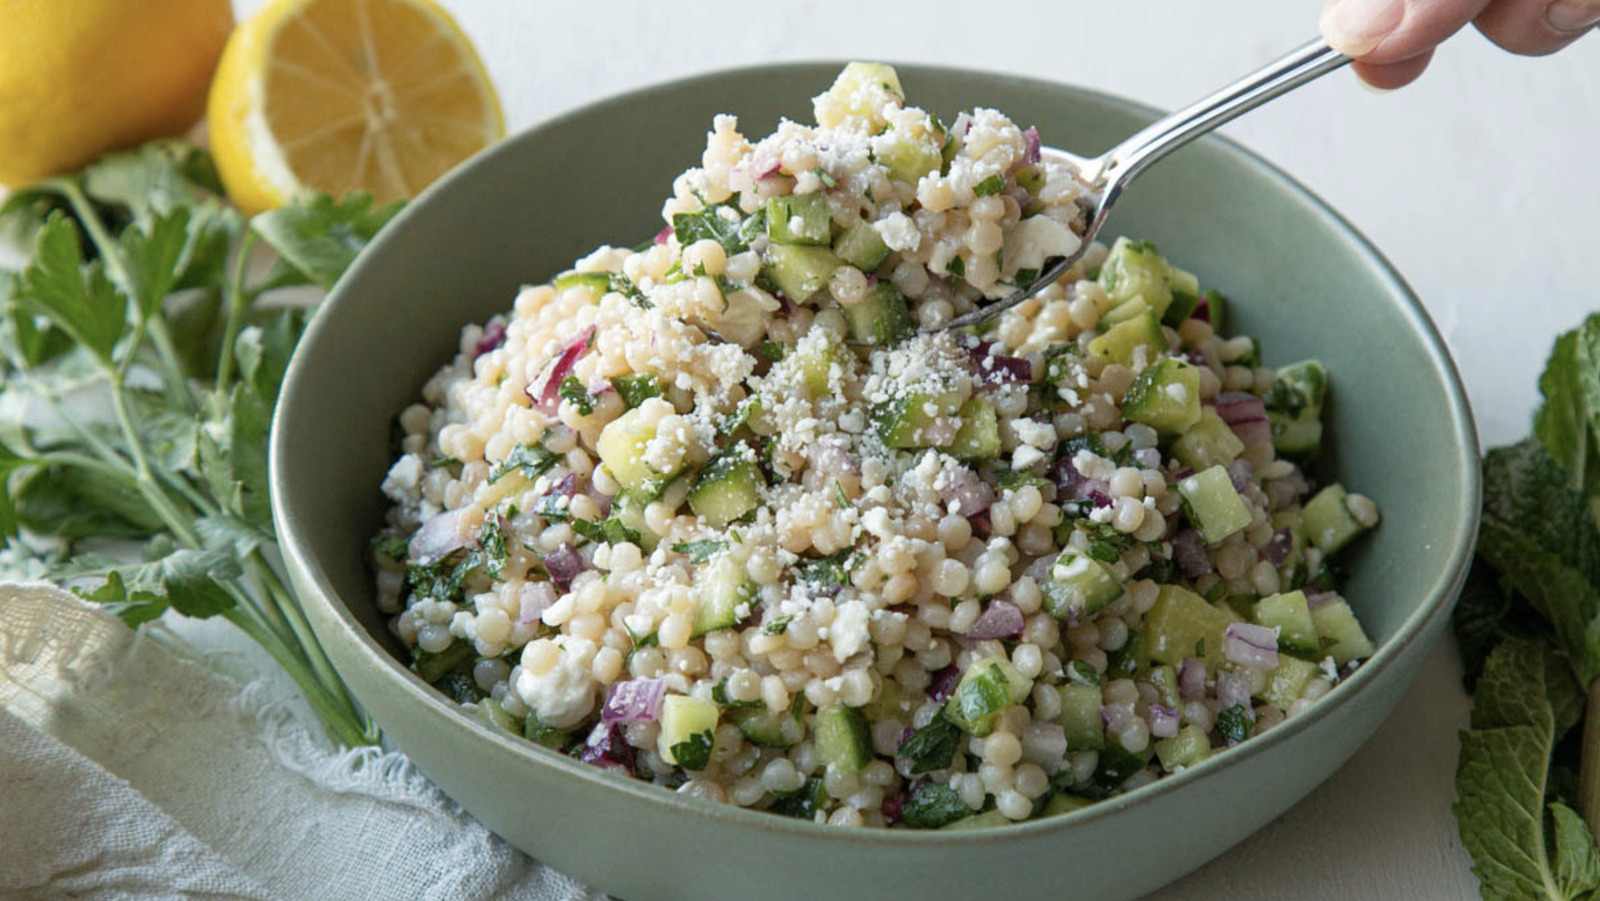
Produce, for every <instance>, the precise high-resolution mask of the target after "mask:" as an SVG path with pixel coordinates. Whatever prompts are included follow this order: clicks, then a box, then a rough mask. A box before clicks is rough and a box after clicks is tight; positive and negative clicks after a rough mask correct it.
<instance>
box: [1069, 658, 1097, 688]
mask: <svg viewBox="0 0 1600 901" xmlns="http://www.w3.org/2000/svg"><path fill="white" fill-rule="evenodd" d="M1067 678H1068V679H1069V680H1070V681H1072V682H1076V683H1077V684H1079V685H1089V686H1093V687H1095V688H1099V687H1100V674H1099V673H1097V672H1095V671H1094V667H1092V666H1090V665H1089V664H1088V663H1087V662H1086V661H1083V660H1074V661H1072V663H1070V664H1068V666H1067Z"/></svg>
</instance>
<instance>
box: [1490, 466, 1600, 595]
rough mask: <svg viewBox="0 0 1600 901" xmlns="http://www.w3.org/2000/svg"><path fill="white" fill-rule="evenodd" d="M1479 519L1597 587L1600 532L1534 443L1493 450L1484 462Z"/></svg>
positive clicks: (1564, 477) (1563, 473) (1562, 472)
mask: <svg viewBox="0 0 1600 901" xmlns="http://www.w3.org/2000/svg"><path fill="white" fill-rule="evenodd" d="M1483 485H1484V491H1483V516H1484V519H1485V520H1493V521H1495V522H1498V523H1500V524H1501V525H1503V526H1505V527H1506V528H1507V529H1509V530H1511V531H1514V532H1516V533H1518V534H1519V535H1521V536H1523V537H1524V538H1526V539H1527V540H1529V541H1530V542H1532V543H1534V544H1536V545H1538V546H1539V547H1540V548H1543V549H1544V550H1546V551H1549V552H1551V553H1553V554H1556V555H1557V556H1558V557H1559V558H1560V560H1561V562H1562V563H1564V564H1566V565H1568V566H1571V567H1573V568H1575V569H1577V570H1578V572H1579V573H1580V574H1581V575H1582V576H1583V577H1584V578H1585V579H1587V580H1588V581H1589V582H1590V583H1592V584H1595V585H1600V530H1597V528H1596V525H1595V519H1594V515H1593V514H1592V513H1590V512H1589V508H1588V504H1587V503H1586V502H1585V501H1584V499H1583V497H1582V496H1581V495H1579V494H1578V493H1577V492H1575V491H1573V490H1572V489H1571V488H1570V487H1568V481H1567V473H1566V471H1565V470H1563V469H1562V468H1561V465H1560V464H1559V463H1557V462H1556V460H1555V459H1554V458H1553V457H1551V456H1550V454H1548V453H1547V452H1546V451H1545V449H1544V448H1543V446H1541V445H1540V443H1539V442H1538V441H1535V440H1534V439H1531V438H1528V439H1524V440H1523V441H1522V442H1521V443H1519V444H1516V445H1513V446H1511V447H1502V448H1496V449H1495V450H1492V451H1490V452H1489V453H1488V454H1487V455H1486V456H1485V457H1484V459H1483Z"/></svg>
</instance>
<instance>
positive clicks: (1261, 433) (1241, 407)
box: [1215, 391, 1272, 444]
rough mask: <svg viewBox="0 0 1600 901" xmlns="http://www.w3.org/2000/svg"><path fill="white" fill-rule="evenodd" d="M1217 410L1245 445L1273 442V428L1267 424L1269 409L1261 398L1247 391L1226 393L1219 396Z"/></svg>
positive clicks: (1218, 414)
mask: <svg viewBox="0 0 1600 901" xmlns="http://www.w3.org/2000/svg"><path fill="white" fill-rule="evenodd" d="M1215 409H1216V411H1217V416H1219V417H1221V419H1222V421H1223V422H1226V423H1227V424H1228V426H1229V427H1230V428H1232V429H1233V433H1234V434H1235V435H1238V436H1239V440H1240V441H1243V442H1244V443H1245V444H1270V443H1271V442H1272V426H1270V425H1269V424H1268V423H1267V408H1266V405H1265V404H1263V403H1262V401H1261V398H1259V397H1256V396H1255V395H1254V394H1250V393H1248V392H1245V391H1224V392H1223V393H1221V394H1219V395H1217V399H1216V404H1215Z"/></svg>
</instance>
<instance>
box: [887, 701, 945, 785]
mask: <svg viewBox="0 0 1600 901" xmlns="http://www.w3.org/2000/svg"><path fill="white" fill-rule="evenodd" d="M960 743H961V727H960V726H957V725H956V724H955V723H953V722H951V721H950V720H949V718H948V717H946V716H945V715H944V712H943V711H941V712H940V713H939V714H938V715H937V716H935V717H934V718H933V719H932V720H930V721H929V722H928V725H926V726H923V727H922V728H921V729H918V730H917V731H915V732H913V733H911V734H910V735H909V736H907V737H906V740H905V741H903V742H901V743H900V748H899V750H897V751H895V756H896V757H900V758H902V759H904V760H907V761H909V762H910V763H911V775H913V776H915V775H917V774H919V773H928V772H932V771H933V770H943V769H947V768H949V766H950V761H951V760H952V759H954V757H955V753H956V746H957V745H958V744H960Z"/></svg>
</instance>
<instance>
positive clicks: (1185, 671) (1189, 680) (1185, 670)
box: [1178, 657, 1206, 701]
mask: <svg viewBox="0 0 1600 901" xmlns="http://www.w3.org/2000/svg"><path fill="white" fill-rule="evenodd" d="M1205 696H1206V665H1205V664H1204V663H1201V662H1200V661H1199V660H1196V659H1195V658H1193V657H1185V658H1183V660H1182V661H1181V662H1179V663H1178V697H1180V698H1182V699H1184V700H1185V701H1198V700H1200V699H1201V698H1204V697H1205Z"/></svg>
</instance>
